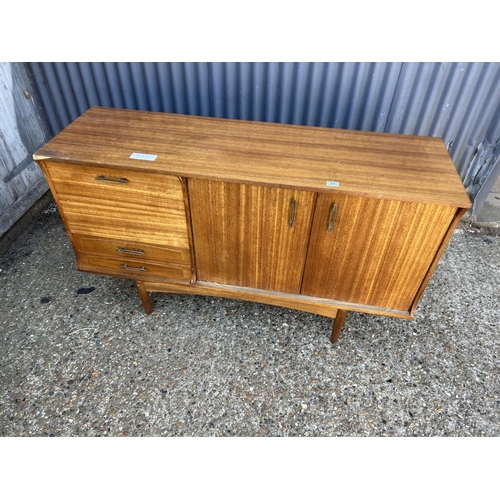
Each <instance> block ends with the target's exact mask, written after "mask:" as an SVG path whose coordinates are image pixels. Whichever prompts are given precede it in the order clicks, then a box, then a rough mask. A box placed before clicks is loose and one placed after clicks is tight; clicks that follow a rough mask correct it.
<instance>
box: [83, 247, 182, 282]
mask: <svg viewBox="0 0 500 500" xmlns="http://www.w3.org/2000/svg"><path fill="white" fill-rule="evenodd" d="M78 262H79V264H80V266H83V267H88V268H92V269H84V270H88V271H95V272H99V271H111V272H112V274H114V275H117V276H123V277H124V278H132V279H136V280H142V279H145V278H155V277H157V278H166V279H170V280H174V281H184V282H189V281H190V279H191V266H184V265H180V264H177V265H176V264H158V263H157V262H155V263H153V262H146V261H140V260H134V259H128V258H125V259H112V258H110V257H102V256H100V255H93V254H86V253H82V252H79V254H78Z"/></svg>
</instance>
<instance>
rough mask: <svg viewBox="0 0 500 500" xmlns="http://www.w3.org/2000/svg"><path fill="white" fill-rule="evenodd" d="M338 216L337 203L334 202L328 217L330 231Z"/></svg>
mask: <svg viewBox="0 0 500 500" xmlns="http://www.w3.org/2000/svg"><path fill="white" fill-rule="evenodd" d="M336 218H337V204H336V203H333V204H332V208H330V216H329V217H328V226H327V229H328V232H329V233H331V232H332V230H333V226H334V225H335V219H336Z"/></svg>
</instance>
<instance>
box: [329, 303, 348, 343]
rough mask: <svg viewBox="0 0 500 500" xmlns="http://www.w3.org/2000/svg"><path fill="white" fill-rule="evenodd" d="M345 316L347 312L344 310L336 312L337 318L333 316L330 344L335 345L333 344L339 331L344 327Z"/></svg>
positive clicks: (337, 337)
mask: <svg viewBox="0 0 500 500" xmlns="http://www.w3.org/2000/svg"><path fill="white" fill-rule="evenodd" d="M346 314H347V311H346V310H345V309H339V310H338V311H337V316H335V320H334V322H333V330H332V336H331V337H330V340H331V341H332V344H335V342H337V340H338V339H339V335H340V330H342V326H343V325H344V320H345V317H346Z"/></svg>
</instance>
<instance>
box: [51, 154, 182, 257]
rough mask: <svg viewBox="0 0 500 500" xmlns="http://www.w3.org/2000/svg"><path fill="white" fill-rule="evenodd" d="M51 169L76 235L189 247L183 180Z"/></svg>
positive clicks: (133, 173)
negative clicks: (82, 234)
mask: <svg viewBox="0 0 500 500" xmlns="http://www.w3.org/2000/svg"><path fill="white" fill-rule="evenodd" d="M45 168H46V170H47V174H48V176H49V178H50V181H51V184H52V186H51V187H52V188H53V191H55V192H54V196H55V197H56V201H57V203H58V205H59V208H60V209H61V213H62V215H63V217H64V219H65V221H66V224H67V226H68V229H69V231H71V232H72V233H75V232H76V233H84V234H89V235H92V236H98V237H104V238H115V239H123V240H126V241H143V242H146V243H151V244H157V245H162V246H172V247H178V248H189V237H188V225H187V219H186V212H185V203H184V189H183V184H182V181H181V180H180V179H179V178H178V177H175V176H170V175H163V174H158V173H149V172H137V171H133V170H120V169H114V168H107V167H106V168H104V167H99V166H86V165H73V164H66V163H55V162H47V163H46V164H45Z"/></svg>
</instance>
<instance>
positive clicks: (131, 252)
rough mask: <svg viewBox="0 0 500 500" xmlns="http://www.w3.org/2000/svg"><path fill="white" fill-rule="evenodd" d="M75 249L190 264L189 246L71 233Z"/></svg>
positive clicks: (130, 257) (161, 261)
mask: <svg viewBox="0 0 500 500" xmlns="http://www.w3.org/2000/svg"><path fill="white" fill-rule="evenodd" d="M73 237H74V240H75V242H76V245H77V249H78V250H79V251H81V252H91V253H98V254H103V255H106V256H108V257H114V258H127V259H141V260H148V261H151V260H153V261H158V262H160V263H169V262H170V263H182V264H188V265H191V253H190V251H189V248H165V247H162V246H157V245H150V244H145V243H137V242H131V241H126V240H110V239H103V238H96V237H94V236H88V235H83V234H73Z"/></svg>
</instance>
